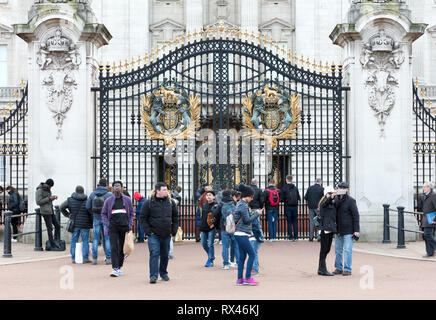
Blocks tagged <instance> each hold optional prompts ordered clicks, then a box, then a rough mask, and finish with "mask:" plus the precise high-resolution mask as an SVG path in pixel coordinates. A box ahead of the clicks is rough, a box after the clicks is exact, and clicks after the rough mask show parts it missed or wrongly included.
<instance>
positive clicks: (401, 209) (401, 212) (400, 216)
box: [397, 207, 406, 249]
mask: <svg viewBox="0 0 436 320" xmlns="http://www.w3.org/2000/svg"><path fill="white" fill-rule="evenodd" d="M397 210H398V244H397V249H406V245H405V243H404V207H397Z"/></svg>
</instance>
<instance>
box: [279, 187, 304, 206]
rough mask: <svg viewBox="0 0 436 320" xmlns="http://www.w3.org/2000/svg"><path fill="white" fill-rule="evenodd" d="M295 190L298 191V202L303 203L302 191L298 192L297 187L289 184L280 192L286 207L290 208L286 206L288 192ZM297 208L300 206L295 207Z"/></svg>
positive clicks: (281, 200)
mask: <svg viewBox="0 0 436 320" xmlns="http://www.w3.org/2000/svg"><path fill="white" fill-rule="evenodd" d="M293 188H295V189H297V198H298V201H301V196H300V191H299V190H298V188H297V186H296V185H295V184H293V183H290V184H288V183H287V184H286V185H285V186H284V187H283V189H282V191H281V192H280V202H283V203H284V204H285V207H287V206H288V205H287V204H286V202H287V198H288V191H289V189H293ZM297 206H298V204H297V205H295V206H294V207H297Z"/></svg>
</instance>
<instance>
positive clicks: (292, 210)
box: [280, 175, 301, 241]
mask: <svg viewBox="0 0 436 320" xmlns="http://www.w3.org/2000/svg"><path fill="white" fill-rule="evenodd" d="M293 178H294V177H293V176H291V175H288V176H286V185H285V186H284V187H283V189H282V191H281V193H280V201H282V202H283V203H284V204H285V214H286V220H287V222H288V234H289V239H288V241H297V239H298V202H300V201H301V197H300V191H298V188H297V187H296V185H295V184H293V183H292V180H293ZM292 229H294V233H292Z"/></svg>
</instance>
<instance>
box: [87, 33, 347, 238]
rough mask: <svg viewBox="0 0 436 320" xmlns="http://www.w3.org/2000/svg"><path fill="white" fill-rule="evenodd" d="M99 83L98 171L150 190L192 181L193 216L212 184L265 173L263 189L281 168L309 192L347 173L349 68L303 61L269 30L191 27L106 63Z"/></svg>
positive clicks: (186, 187) (187, 190)
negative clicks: (141, 52) (203, 189)
mask: <svg viewBox="0 0 436 320" xmlns="http://www.w3.org/2000/svg"><path fill="white" fill-rule="evenodd" d="M95 91H96V96H95V97H96V98H95V99H96V102H97V101H98V102H99V103H97V104H96V114H98V117H97V118H98V119H97V120H96V121H97V123H96V127H97V134H96V154H97V153H99V156H98V157H96V159H98V160H99V161H98V162H97V163H96V171H97V172H99V174H98V176H97V177H96V180H97V179H98V178H101V177H105V178H107V179H108V180H109V181H113V180H114V179H121V180H123V182H124V183H125V185H126V186H127V189H128V191H129V192H130V193H132V192H135V191H139V192H140V193H141V194H142V195H145V196H148V195H149V194H150V191H151V190H152V188H153V186H154V184H155V183H156V182H157V181H159V180H163V181H166V182H167V183H168V185H169V186H170V189H171V190H174V188H175V187H176V186H181V187H182V196H183V199H184V200H183V205H184V206H186V208H185V209H186V210H188V211H189V213H186V212H185V213H186V215H187V216H188V215H189V217H190V218H189V219H188V218H187V220H190V221H191V222H192V221H193V213H194V209H193V206H194V205H195V203H194V202H193V200H194V195H195V191H196V190H197V189H198V188H199V187H200V186H202V185H203V184H210V185H213V186H214V188H215V190H218V189H219V188H220V186H221V185H226V186H227V187H232V188H233V187H235V186H236V185H237V184H239V183H246V184H249V183H250V181H251V179H252V178H256V179H257V180H258V181H259V185H260V187H262V188H263V187H265V186H266V184H267V179H268V177H269V176H273V177H275V178H276V183H277V185H278V187H282V186H283V185H284V184H285V177H286V175H288V174H292V175H293V176H294V182H295V183H296V185H297V186H298V187H299V189H300V192H301V193H302V194H304V192H305V190H306V189H307V188H308V187H309V186H310V185H311V184H312V183H313V182H314V180H315V179H316V178H321V179H323V181H324V184H325V185H336V184H337V183H338V182H340V181H341V180H342V179H343V163H344V157H343V156H344V155H343V150H344V139H343V132H344V128H345V125H344V117H343V114H344V110H345V105H344V103H343V94H344V88H343V87H342V66H339V67H338V69H336V66H335V65H334V64H333V65H331V66H329V65H328V64H321V62H320V63H319V64H318V63H315V62H313V63H310V62H309V60H304V59H303V58H302V57H301V58H300V59H298V57H297V56H296V55H295V54H291V53H290V52H286V51H285V50H283V49H281V48H279V47H278V46H277V45H276V44H274V43H272V41H271V40H267V39H266V38H261V37H259V36H255V35H254V34H248V33H246V32H245V33H243V32H241V30H228V29H225V28H224V27H223V26H221V27H219V28H217V29H211V30H206V31H201V32H195V33H194V34H188V35H186V36H182V37H179V38H177V39H176V40H174V41H172V42H171V43H170V44H169V46H164V47H163V48H159V47H158V48H157V49H156V50H154V51H153V52H152V54H151V55H150V56H148V55H147V56H146V57H145V58H141V57H139V58H138V59H137V60H136V59H133V60H132V61H131V62H128V61H127V60H126V61H125V63H124V64H122V63H121V62H120V63H119V64H115V63H114V64H113V65H112V66H111V65H109V64H108V65H106V66H103V65H101V66H100V87H99V88H98V89H97V88H96V89H95ZM267 141H270V143H267ZM97 149H98V150H97ZM303 201H304V200H303ZM302 208H303V209H302V210H301V213H302V214H303V215H304V214H306V210H305V209H304V206H302ZM182 215H183V214H182ZM302 220H304V224H306V220H305V219H302ZM282 222H283V221H282ZM283 224H284V223H283ZM182 225H183V223H182ZM184 230H185V234H186V232H187V233H188V234H191V232H192V228H191V227H190V226H189V227H188V226H186V228H185V229H184ZM280 230H282V231H280ZM303 230H305V228H303ZM280 232H284V228H282V229H280V228H279V237H280ZM304 232H305V231H304ZM303 236H304V235H303ZM189 237H190V236H189V235H188V238H189Z"/></svg>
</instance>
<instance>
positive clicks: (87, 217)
mask: <svg viewBox="0 0 436 320" xmlns="http://www.w3.org/2000/svg"><path fill="white" fill-rule="evenodd" d="M87 199H88V197H87V196H86V194H83V193H82V194H79V193H73V194H72V195H71V197H69V198H68V199H67V202H68V206H67V207H66V208H64V207H62V208H61V209H62V212H63V213H64V214H65V215H66V216H69V217H70V219H73V220H74V228H80V229H91V228H92V216H91V214H89V212H88V210H86V200H87ZM67 209H68V212H66V210H67Z"/></svg>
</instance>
